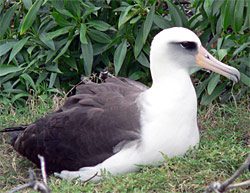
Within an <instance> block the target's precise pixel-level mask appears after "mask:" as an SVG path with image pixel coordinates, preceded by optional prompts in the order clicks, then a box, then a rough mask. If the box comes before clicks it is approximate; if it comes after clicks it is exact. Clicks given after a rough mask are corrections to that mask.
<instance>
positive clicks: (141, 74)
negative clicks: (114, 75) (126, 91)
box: [129, 71, 146, 80]
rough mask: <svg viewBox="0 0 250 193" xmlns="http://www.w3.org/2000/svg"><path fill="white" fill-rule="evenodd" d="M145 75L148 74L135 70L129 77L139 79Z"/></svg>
mask: <svg viewBox="0 0 250 193" xmlns="http://www.w3.org/2000/svg"><path fill="white" fill-rule="evenodd" d="M145 76H146V74H145V72H142V71H135V72H133V73H132V74H131V75H129V78H130V79H132V80H139V79H140V78H142V77H145Z"/></svg>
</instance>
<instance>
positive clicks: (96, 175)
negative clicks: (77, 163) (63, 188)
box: [83, 172, 98, 183]
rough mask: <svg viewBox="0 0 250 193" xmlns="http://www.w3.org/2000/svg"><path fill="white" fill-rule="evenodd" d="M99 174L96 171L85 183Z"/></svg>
mask: <svg viewBox="0 0 250 193" xmlns="http://www.w3.org/2000/svg"><path fill="white" fill-rule="evenodd" d="M97 175H98V172H96V173H95V174H94V175H93V176H91V177H90V178H89V179H87V180H85V181H84V182H83V183H86V182H89V181H90V180H92V179H93V178H94V177H96V176H97Z"/></svg>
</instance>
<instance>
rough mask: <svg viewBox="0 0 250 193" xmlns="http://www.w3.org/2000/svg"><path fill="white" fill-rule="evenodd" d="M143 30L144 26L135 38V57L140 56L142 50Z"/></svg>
mask: <svg viewBox="0 0 250 193" xmlns="http://www.w3.org/2000/svg"><path fill="white" fill-rule="evenodd" d="M142 30H143V28H140V29H139V31H138V33H137V36H136V39H135V46H134V55H135V58H137V57H138V55H139V54H140V52H141V50H142V48H143V41H142V36H143V31H142Z"/></svg>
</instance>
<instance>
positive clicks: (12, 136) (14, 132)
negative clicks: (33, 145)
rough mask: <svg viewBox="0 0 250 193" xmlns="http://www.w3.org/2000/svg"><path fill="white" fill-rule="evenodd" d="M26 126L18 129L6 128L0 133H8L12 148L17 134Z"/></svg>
mask: <svg viewBox="0 0 250 193" xmlns="http://www.w3.org/2000/svg"><path fill="white" fill-rule="evenodd" d="M26 128H27V126H18V127H8V128H5V129H3V130H1V131H0V133H8V135H9V136H10V144H11V145H12V146H13V145H14V144H15V141H16V139H17V138H18V136H19V134H20V133H22V132H23V131H24V130H25V129H26Z"/></svg>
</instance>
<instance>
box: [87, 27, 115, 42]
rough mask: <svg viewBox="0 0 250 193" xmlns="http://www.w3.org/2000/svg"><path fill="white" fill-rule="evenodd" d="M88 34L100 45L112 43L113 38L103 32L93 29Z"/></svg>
mask: <svg viewBox="0 0 250 193" xmlns="http://www.w3.org/2000/svg"><path fill="white" fill-rule="evenodd" d="M87 33H88V35H89V37H90V38H91V39H92V40H94V41H96V42H99V43H103V44H109V43H110V42H111V41H112V40H111V38H110V37H109V36H108V35H107V34H105V33H103V32H101V31H97V30H94V29H91V30H89V31H88V32H87Z"/></svg>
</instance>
